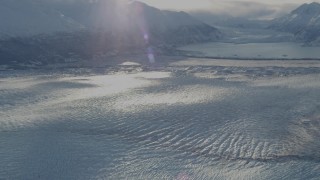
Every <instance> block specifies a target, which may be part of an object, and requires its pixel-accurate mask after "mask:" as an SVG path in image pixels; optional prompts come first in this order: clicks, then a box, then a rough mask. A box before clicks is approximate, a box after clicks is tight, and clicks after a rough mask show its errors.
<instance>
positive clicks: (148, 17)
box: [55, 0, 222, 44]
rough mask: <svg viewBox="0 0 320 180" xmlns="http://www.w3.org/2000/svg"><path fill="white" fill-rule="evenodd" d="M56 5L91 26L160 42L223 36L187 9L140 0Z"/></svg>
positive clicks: (177, 41)
mask: <svg viewBox="0 0 320 180" xmlns="http://www.w3.org/2000/svg"><path fill="white" fill-rule="evenodd" d="M55 8H56V9H57V10H58V11H60V12H62V13H63V14H65V15H67V16H68V17H70V18H72V19H74V20H75V21H77V22H78V23H80V24H82V25H84V26H85V27H87V29H90V30H93V31H100V32H101V31H102V32H113V33H114V34H116V33H119V32H121V33H122V34H123V33H127V34H132V33H134V34H139V33H140V34H142V35H143V36H146V35H147V36H149V37H150V40H151V41H156V42H157V41H159V40H161V41H163V42H165V43H175V44H186V43H192V42H203V41H213V40H217V39H219V38H221V36H222V33H220V32H219V31H218V30H217V29H216V28H214V27H212V26H209V25H207V24H205V23H203V22H201V21H199V20H197V19H195V18H193V17H192V16H190V15H189V14H187V13H185V12H174V11H165V10H159V9H157V8H154V7H151V6H148V5H146V4H144V3H141V2H138V1H133V2H131V3H128V2H127V1H121V0H120V1H112V0H97V1H94V2H89V1H87V2H84V1H79V2H76V3H69V5H66V4H65V3H64V4H63V5H60V6H59V4H58V3H55ZM84 14H85V15H84ZM128 31H129V32H128ZM140 37H141V36H140ZM140 37H139V38H140Z"/></svg>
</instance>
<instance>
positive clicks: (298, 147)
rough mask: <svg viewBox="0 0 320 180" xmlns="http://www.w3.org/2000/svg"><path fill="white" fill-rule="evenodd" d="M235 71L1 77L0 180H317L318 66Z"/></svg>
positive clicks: (120, 70) (221, 67) (199, 65)
mask: <svg viewBox="0 0 320 180" xmlns="http://www.w3.org/2000/svg"><path fill="white" fill-rule="evenodd" d="M232 62H233V61H223V60H220V61H214V60H212V61H211V60H206V61H200V60H198V61H197V60H192V61H191V60H189V61H181V62H176V63H172V64H170V65H167V66H164V67H157V68H155V67H153V68H146V67H143V66H138V65H128V66H119V67H117V68H113V69H112V68H109V69H68V70H50V71H40V70H39V71H7V72H0V159H1V161H0V179H77V180H78V179H179V180H182V179H184V180H185V179H268V180H269V179H318V178H319V177H320V151H319V149H320V140H319V137H320V93H319V92H320V69H319V67H320V62H319V61H314V62H311V61H304V62H298V61H295V62H286V63H277V61H272V62H261V61H260V62H255V61H238V63H236V62H233V63H232ZM261 63H262V64H261ZM127 64H130V63H127ZM115 69H116V70H115Z"/></svg>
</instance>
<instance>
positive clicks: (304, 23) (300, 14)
mask: <svg viewBox="0 0 320 180" xmlns="http://www.w3.org/2000/svg"><path fill="white" fill-rule="evenodd" d="M269 27H270V28H272V29H275V30H278V31H285V32H290V33H293V34H294V35H295V37H296V39H297V40H298V41H302V42H305V43H310V44H313V43H317V42H320V41H319V40H320V39H319V37H320V4H319V3H316V2H314V3H310V4H303V5H302V6H300V7H298V8H297V9H295V10H294V11H292V12H291V13H290V14H288V15H286V16H283V17H280V18H277V19H274V20H273V21H272V22H271V25H270V26H269Z"/></svg>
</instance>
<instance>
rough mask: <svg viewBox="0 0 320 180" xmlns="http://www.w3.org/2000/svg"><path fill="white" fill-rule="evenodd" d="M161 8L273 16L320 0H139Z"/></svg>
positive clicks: (235, 14) (260, 16)
mask: <svg viewBox="0 0 320 180" xmlns="http://www.w3.org/2000/svg"><path fill="white" fill-rule="evenodd" d="M139 1H142V2H145V3H147V4H149V5H151V6H154V7H157V8H160V9H170V10H184V11H209V12H211V13H216V14H227V15H233V16H253V17H255V18H273V17H277V16H280V15H283V14H285V13H288V12H290V11H291V10H293V9H295V8H296V7H298V6H299V5H300V4H303V3H310V2H320V0H313V1H312V0H311V1H310V0H267V1H266V0H139Z"/></svg>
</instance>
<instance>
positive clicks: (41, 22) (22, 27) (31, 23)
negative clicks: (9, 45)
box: [0, 0, 84, 37]
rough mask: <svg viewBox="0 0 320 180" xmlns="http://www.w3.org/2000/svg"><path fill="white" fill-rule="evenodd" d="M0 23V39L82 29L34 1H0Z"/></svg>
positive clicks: (58, 13)
mask: <svg viewBox="0 0 320 180" xmlns="http://www.w3.org/2000/svg"><path fill="white" fill-rule="evenodd" d="M0 22H1V26H0V37H15V36H31V35H38V34H47V33H54V32H72V31H78V30H80V29H82V28H84V27H83V26H82V25H81V24H79V23H77V22H75V21H74V20H72V19H71V18H68V17H66V16H64V15H63V14H61V13H60V12H58V11H55V10H54V9H51V8H49V7H47V6H45V4H43V3H41V2H39V1H35V0H23V1H21V0H1V1H0Z"/></svg>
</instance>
